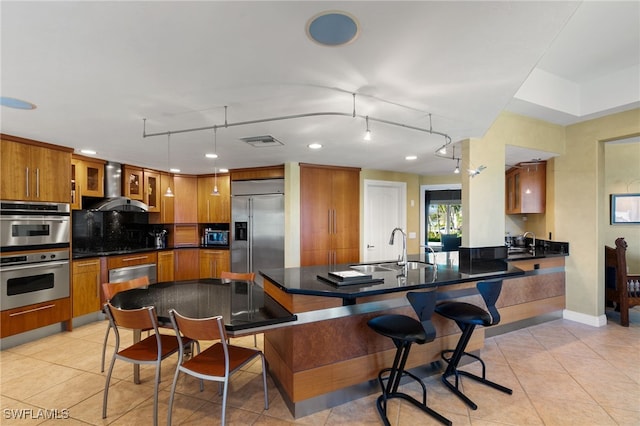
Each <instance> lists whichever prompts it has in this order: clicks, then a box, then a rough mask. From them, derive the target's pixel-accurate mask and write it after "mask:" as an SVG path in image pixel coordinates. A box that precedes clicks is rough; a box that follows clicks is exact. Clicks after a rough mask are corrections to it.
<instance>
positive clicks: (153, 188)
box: [143, 169, 163, 213]
mask: <svg viewBox="0 0 640 426" xmlns="http://www.w3.org/2000/svg"><path fill="white" fill-rule="evenodd" d="M143 177H144V200H143V201H144V203H145V204H146V205H147V206H148V207H149V210H148V211H149V213H159V212H160V210H161V208H162V203H161V201H162V199H161V197H162V195H163V193H162V192H160V191H161V189H160V188H161V182H160V173H159V172H156V171H154V170H148V169H144V170H143Z"/></svg>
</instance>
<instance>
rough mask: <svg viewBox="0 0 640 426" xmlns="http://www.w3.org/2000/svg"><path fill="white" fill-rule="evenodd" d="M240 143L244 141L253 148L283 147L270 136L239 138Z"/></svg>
mask: <svg viewBox="0 0 640 426" xmlns="http://www.w3.org/2000/svg"><path fill="white" fill-rule="evenodd" d="M240 140H241V141H244V142H246V143H248V144H249V145H251V146H252V147H254V148H267V147H270V146H281V145H284V144H283V143H282V142H280V141H279V140H278V139H276V138H274V137H273V136H270V135H265V136H251V137H248V138H240Z"/></svg>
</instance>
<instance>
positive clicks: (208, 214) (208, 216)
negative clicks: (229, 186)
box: [207, 199, 211, 220]
mask: <svg viewBox="0 0 640 426" xmlns="http://www.w3.org/2000/svg"><path fill="white" fill-rule="evenodd" d="M207 220H211V212H210V210H209V199H207Z"/></svg>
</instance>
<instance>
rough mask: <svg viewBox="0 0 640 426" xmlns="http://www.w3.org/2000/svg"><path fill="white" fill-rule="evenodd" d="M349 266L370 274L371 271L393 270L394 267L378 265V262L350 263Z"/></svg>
mask: <svg viewBox="0 0 640 426" xmlns="http://www.w3.org/2000/svg"><path fill="white" fill-rule="evenodd" d="M349 268H351V269H355V270H356V271H359V272H362V273H364V274H370V273H372V272H389V271H393V270H394V269H391V268H387V267H384V266H382V265H378V264H372V265H351V266H349Z"/></svg>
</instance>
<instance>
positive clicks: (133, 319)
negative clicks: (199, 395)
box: [102, 303, 192, 426]
mask: <svg viewBox="0 0 640 426" xmlns="http://www.w3.org/2000/svg"><path fill="white" fill-rule="evenodd" d="M105 312H106V314H107V317H108V318H109V322H110V323H111V327H113V330H114V333H115V335H116V346H115V350H114V354H113V358H112V359H111V364H110V365H109V372H108V373H107V380H106V382H105V385H104V396H103V400H102V418H103V419H106V418H107V398H108V395H109V383H110V381H111V373H112V372H113V366H114V364H115V362H116V359H119V360H122V361H126V362H130V363H134V364H154V365H155V367H156V374H155V383H154V384H155V386H154V394H153V424H154V426H157V424H158V384H159V383H160V362H161V361H162V360H163V359H165V358H167V357H168V356H170V355H172V354H174V353H176V352H178V346H179V345H187V346H189V345H191V343H192V340H191V339H188V338H186V337H185V338H181V339H178V338H177V337H176V336H173V335H168V334H160V333H159V332H158V320H157V318H156V311H155V308H154V307H151V306H149V307H145V308H139V309H131V310H124V309H119V308H116V307H115V306H113V305H111V304H110V303H107V304H106V305H105ZM120 328H127V329H134V330H135V329H152V330H153V334H151V335H150V336H148V337H146V338H145V339H143V340H141V341H139V342H137V343H134V344H133V345H131V346H128V347H126V348H124V349H120V332H119V329H120ZM180 349H181V350H180V354H181V359H182V354H183V352H184V348H183V347H180Z"/></svg>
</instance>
